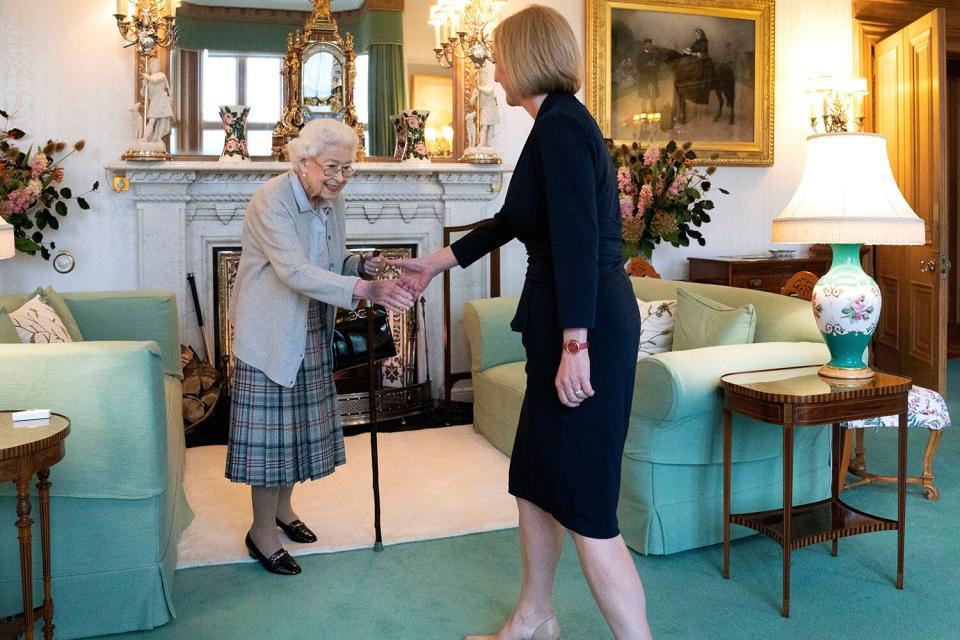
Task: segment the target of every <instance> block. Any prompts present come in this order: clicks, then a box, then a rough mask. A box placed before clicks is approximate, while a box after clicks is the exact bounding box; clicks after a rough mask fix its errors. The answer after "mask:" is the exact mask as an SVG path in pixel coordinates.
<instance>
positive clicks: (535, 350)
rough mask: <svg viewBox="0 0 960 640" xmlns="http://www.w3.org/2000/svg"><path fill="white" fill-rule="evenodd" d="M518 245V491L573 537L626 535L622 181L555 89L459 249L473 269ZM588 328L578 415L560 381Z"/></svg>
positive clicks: (630, 333)
mask: <svg viewBox="0 0 960 640" xmlns="http://www.w3.org/2000/svg"><path fill="white" fill-rule="evenodd" d="M513 238H517V239H519V240H520V241H521V242H522V243H523V244H524V245H525V246H526V249H527V263H528V264H527V274H526V280H525V281H524V285H523V293H522V294H521V296H520V303H519V306H518V308H517V314H516V316H515V317H514V319H513V321H512V323H511V327H512V328H513V330H514V331H519V332H520V333H521V334H522V336H523V345H524V347H525V349H526V352H527V365H526V372H527V390H526V394H525V396H524V400H523V408H522V410H521V412H520V421H519V425H518V427H517V436H516V440H515V441H514V445H513V454H512V457H511V460H510V493H511V494H513V495H515V496H517V497H519V498H523V499H525V500H529V501H530V502H533V503H534V504H536V505H537V506H538V507H540V508H541V509H543V510H544V511H546V512H548V513H550V514H551V515H553V517H554V518H556V520H557V521H558V522H560V524H562V525H563V526H564V527H566V528H567V529H570V530H571V531H575V532H576V533H579V534H581V535H584V536H587V537H591V538H612V537H614V536H616V535H618V534H619V532H620V531H619V527H618V526H617V513H616V512H617V499H618V496H619V492H620V459H621V457H622V456H623V445H624V441H625V439H626V435H627V425H628V422H629V417H630V404H631V401H632V399H633V382H634V373H635V368H636V356H637V345H638V343H639V340H640V316H639V312H638V310H637V303H636V298H635V297H634V294H633V288H632V287H631V286H630V280H629V278H628V277H627V275H626V273H625V272H624V270H623V258H622V257H621V248H620V247H621V241H620V212H619V207H618V205H617V187H616V174H615V170H614V167H613V163H612V162H611V161H610V158H609V156H608V154H607V148H606V144H605V143H604V141H603V137H602V135H601V133H600V129H599V128H598V127H597V124H596V122H595V121H594V119H593V118H592V117H591V116H590V113H589V112H588V111H587V109H586V107H584V106H583V105H582V104H581V103H580V102H579V101H578V100H577V99H576V98H575V97H574V96H573V95H571V94H566V93H551V94H549V95H548V96H547V97H546V99H545V100H544V102H543V104H542V105H541V107H540V110H539V112H538V113H537V118H536V121H535V123H534V125H533V129H532V131H531V132H530V136H529V137H528V138H527V141H526V144H525V145H524V147H523V151H522V152H521V153H520V157H519V159H518V160H517V166H516V169H515V170H514V173H513V178H512V179H511V181H510V186H509V188H508V189H507V195H506V199H505V201H504V205H503V208H502V209H501V210H500V211H499V212H498V213H497V214H496V215H495V216H494V217H493V218H492V219H490V220H487V221H486V222H485V223H484V224H483V225H481V226H480V227H479V228H477V229H475V230H474V231H472V232H471V233H470V234H468V235H467V236H465V237H464V238H462V239H460V240H459V241H457V242H455V243H454V244H452V245H451V249H452V250H453V253H454V256H456V258H457V262H458V263H459V264H460V266H462V267H466V266H468V265H469V264H471V263H473V262H474V261H476V260H478V259H479V258H480V257H482V256H483V255H485V254H486V253H488V252H490V251H492V250H493V249H494V248H496V247H499V246H501V245H503V244H505V243H507V242H509V241H510V240H512V239H513ZM565 328H586V329H588V332H587V340H588V341H589V343H590V348H589V350H588V352H587V353H589V355H590V367H591V375H590V381H591V384H592V386H593V389H594V391H595V392H596V395H594V396H593V397H592V398H587V399H586V400H584V401H583V402H582V403H581V404H580V406H579V407H577V408H568V407H565V406H563V405H562V404H561V403H560V400H559V398H558V397H557V391H556V387H555V384H554V381H555V379H556V375H557V369H558V368H559V366H560V357H561V354H562V342H563V329H565Z"/></svg>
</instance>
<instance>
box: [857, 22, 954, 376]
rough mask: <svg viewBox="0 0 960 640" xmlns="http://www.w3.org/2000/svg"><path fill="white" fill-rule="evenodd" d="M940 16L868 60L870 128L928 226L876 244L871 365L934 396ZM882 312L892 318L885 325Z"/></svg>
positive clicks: (938, 327) (939, 368)
mask: <svg viewBox="0 0 960 640" xmlns="http://www.w3.org/2000/svg"><path fill="white" fill-rule="evenodd" d="M944 19H945V14H944V12H943V10H942V9H937V10H936V11H932V12H930V13H928V14H927V15H925V16H924V17H922V18H920V19H919V20H917V21H916V22H914V23H912V24H910V25H908V26H906V27H905V28H903V29H902V30H900V31H898V32H897V33H895V34H893V35H891V36H889V37H888V38H886V39H884V40H882V41H881V42H879V43H878V44H877V46H876V48H875V58H874V60H875V68H874V71H875V74H876V75H875V78H876V83H875V94H876V95H875V101H876V114H877V118H876V121H875V122H876V128H877V131H878V132H879V133H882V134H884V135H885V136H887V152H888V156H889V158H890V166H891V168H892V169H893V173H894V177H895V178H896V180H897V184H898V185H899V186H900V190H901V191H902V192H903V195H904V197H905V198H906V199H907V202H909V203H910V206H911V207H913V210H914V211H916V213H917V215H918V216H920V218H921V219H923V221H924V225H925V227H926V244H924V245H922V246H906V247H896V246H884V247H877V265H876V271H877V276H878V277H877V280H878V282H882V283H883V285H882V286H881V290H882V292H883V296H884V304H883V312H882V314H881V331H880V332H879V334H880V335H878V339H877V340H876V342H875V363H876V365H877V367H878V368H880V369H885V370H889V371H895V372H898V373H904V374H906V375H909V376H910V377H911V378H913V380H914V382H915V383H916V384H918V385H921V386H924V387H929V388H932V389H935V390H938V391H939V392H940V393H944V392H945V387H946V348H947V335H946V326H947V325H946V322H947V286H946V285H947V273H946V272H945V271H944V270H942V269H941V266H940V257H941V256H942V255H944V256H945V255H946V247H945V246H941V245H942V244H943V243H944V242H945V241H946V239H947V237H948V235H947V232H946V229H943V228H942V227H943V226H945V225H946V222H947V221H946V217H944V218H943V219H941V216H940V203H941V202H946V186H947V185H946V180H945V178H946V175H947V174H946V148H947V147H946V130H945V128H944V127H943V122H942V120H941V116H942V114H944V113H946V102H945V100H946V93H945V90H946V75H945V74H946V49H945V43H944V35H943V34H944V31H943V25H944ZM931 265H932V266H933V268H932V269H931V268H930V266H931ZM891 296H892V299H891ZM887 314H896V315H897V316H898V317H897V318H895V319H893V318H890V319H888V320H890V322H884V318H883V316H885V315H887ZM892 330H895V331H896V348H894V347H893V345H892V344H891V343H892V342H893V339H892V338H893V335H892V333H891V331H892Z"/></svg>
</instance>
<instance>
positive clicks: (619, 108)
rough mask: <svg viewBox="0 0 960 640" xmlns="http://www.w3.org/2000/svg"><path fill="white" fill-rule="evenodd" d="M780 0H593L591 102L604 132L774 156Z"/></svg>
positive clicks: (764, 161) (760, 160)
mask: <svg viewBox="0 0 960 640" xmlns="http://www.w3.org/2000/svg"><path fill="white" fill-rule="evenodd" d="M773 12H774V3H773V1H772V0H700V2H697V0H694V1H692V2H690V1H687V0H656V1H649V2H640V1H636V2H633V1H616V2H614V1H612V0H588V16H587V17H588V28H587V35H588V43H587V46H588V52H589V53H590V57H589V59H590V63H589V66H590V69H589V70H588V74H587V77H588V83H587V84H588V86H587V104H588V106H589V107H590V108H591V110H592V112H593V114H594V116H595V117H596V118H597V121H598V122H599V123H600V126H601V128H602V129H603V132H604V135H605V136H606V137H608V138H612V139H613V140H615V141H616V142H618V143H630V142H634V141H636V142H639V143H640V144H641V145H642V146H647V145H648V144H651V143H652V144H660V143H664V142H666V141H668V140H677V141H690V142H692V143H693V144H694V145H695V148H696V149H697V153H698V156H700V158H702V159H703V160H704V161H708V160H710V156H711V155H716V156H717V157H716V159H715V160H714V161H712V162H713V163H715V164H731V165H770V164H772V163H773V35H772V25H773Z"/></svg>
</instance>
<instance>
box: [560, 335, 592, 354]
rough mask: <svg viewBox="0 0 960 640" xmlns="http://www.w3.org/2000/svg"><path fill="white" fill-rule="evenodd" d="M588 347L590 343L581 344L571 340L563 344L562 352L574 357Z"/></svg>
mask: <svg viewBox="0 0 960 640" xmlns="http://www.w3.org/2000/svg"><path fill="white" fill-rule="evenodd" d="M589 346H590V343H589V342H587V341H586V340H584V341H583V342H578V341H577V340H574V339H573V338H571V339H570V340H567V341H566V342H564V343H563V350H564V351H566V352H567V353H569V354H571V355H576V354H578V353H580V352H581V351H586V350H587V349H588V348H589Z"/></svg>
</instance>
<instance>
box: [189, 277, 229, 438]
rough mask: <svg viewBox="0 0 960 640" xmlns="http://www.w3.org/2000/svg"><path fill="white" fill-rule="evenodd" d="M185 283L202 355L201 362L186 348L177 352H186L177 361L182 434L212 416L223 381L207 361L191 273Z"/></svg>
mask: <svg viewBox="0 0 960 640" xmlns="http://www.w3.org/2000/svg"><path fill="white" fill-rule="evenodd" d="M187 284H188V285H190V293H191V294H192V296H193V308H194V311H195V313H196V318H197V325H198V327H199V329H200V337H201V338H202V341H203V350H204V356H205V359H204V360H201V359H200V358H199V357H197V354H196V352H194V351H193V349H191V348H190V347H183V348H182V349H181V351H185V352H186V353H184V354H182V355H181V362H182V363H183V384H182V387H183V420H184V432H186V433H189V432H190V431H192V430H193V429H194V428H196V427H197V426H198V425H199V424H200V423H202V422H204V421H205V420H206V419H207V418H209V417H210V415H211V414H212V413H213V409H214V407H216V405H217V401H218V400H219V399H220V393H221V391H222V389H223V380H222V378H221V376H220V371H218V370H217V368H216V367H214V366H213V365H212V363H211V362H210V361H211V358H212V357H213V353H212V350H211V347H210V342H209V339H208V338H207V332H206V331H204V327H203V312H202V311H201V309H200V298H199V296H198V295H197V282H196V279H195V278H194V275H193V273H188V274H187Z"/></svg>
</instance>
